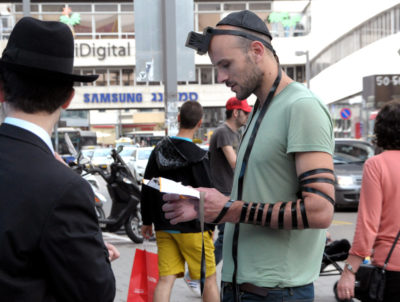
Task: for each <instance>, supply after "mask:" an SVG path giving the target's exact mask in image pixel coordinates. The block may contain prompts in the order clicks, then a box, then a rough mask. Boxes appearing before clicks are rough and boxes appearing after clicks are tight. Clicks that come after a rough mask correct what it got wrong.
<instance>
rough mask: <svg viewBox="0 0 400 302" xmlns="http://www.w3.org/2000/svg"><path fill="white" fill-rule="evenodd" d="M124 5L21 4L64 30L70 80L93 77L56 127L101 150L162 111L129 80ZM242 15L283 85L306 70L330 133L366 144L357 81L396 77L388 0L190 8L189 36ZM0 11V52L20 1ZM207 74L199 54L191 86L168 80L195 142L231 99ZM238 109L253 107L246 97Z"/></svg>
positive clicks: (155, 85)
mask: <svg viewBox="0 0 400 302" xmlns="http://www.w3.org/2000/svg"><path fill="white" fill-rule="evenodd" d="M366 2H368V5H366ZM338 3H340V5H339V4H338ZM134 5H135V3H134V1H118V2H115V1H108V2H107V1H69V2H64V1H31V5H30V15H31V16H32V17H35V18H38V19H42V20H61V21H62V22H65V23H67V24H69V25H70V27H71V29H72V30H73V32H74V35H75V56H76V58H75V72H77V73H80V74H88V73H96V74H99V79H98V80H97V81H96V82H95V83H93V84H91V83H90V84H84V83H82V84H79V86H76V87H75V89H76V94H75V97H74V99H73V101H72V103H71V105H70V108H69V110H67V111H66V112H64V113H63V116H62V121H63V122H64V124H66V125H67V126H72V127H81V128H84V129H90V130H95V131H96V132H99V133H101V135H100V136H102V137H103V140H104V142H105V143H113V142H114V141H115V139H116V138H118V137H121V136H127V135H128V136H129V135H133V134H134V133H135V132H140V131H158V130H163V129H164V122H163V120H162V118H161V119H160V116H161V117H162V116H163V112H164V108H165V101H164V95H163V94H164V86H163V83H162V82H151V81H150V82H141V81H138V74H137V72H136V69H135V67H136V58H135V42H136V41H135V10H134V9H135V7H134ZM242 9H249V10H252V11H254V12H255V13H256V14H258V15H259V16H260V17H261V18H262V19H263V20H265V22H266V24H267V26H268V27H269V28H270V31H271V33H272V35H273V36H274V38H273V41H272V43H273V46H274V48H275V49H276V51H277V53H278V55H279V58H280V62H281V65H282V67H283V69H284V70H285V71H286V72H287V73H288V75H289V76H290V77H292V78H293V79H294V80H296V81H299V82H302V83H304V84H306V80H307V77H306V69H307V71H309V75H310V77H309V79H308V84H309V85H310V86H311V89H312V90H313V91H314V92H316V93H317V95H319V96H320V97H321V98H322V100H323V101H324V102H325V103H326V104H327V105H328V106H329V107H330V110H331V113H332V117H333V119H334V121H335V135H336V136H339V137H367V134H368V131H369V130H368V129H367V127H366V124H365V123H366V122H365V121H364V120H363V118H364V119H365V117H366V116H367V115H370V113H369V112H370V111H371V112H373V111H376V109H377V107H378V106H376V104H375V103H376V102H375V101H374V100H372V99H371V98H370V103H371V102H372V103H373V106H372V105H371V104H370V103H368V100H364V99H363V97H362V92H363V89H364V88H363V84H362V83H363V77H366V76H371V75H374V74H377V75H379V74H386V75H392V74H396V72H397V73H398V71H399V68H398V67H399V66H398V65H399V64H398V62H399V59H400V57H399V55H398V54H397V50H398V49H399V48H400V45H399V43H398V42H397V45H396V42H395V41H396V38H397V41H399V34H398V32H399V21H400V16H399V14H400V13H399V10H400V8H399V4H398V1H394V0H386V1H373V0H363V1H361V0H348V1H343V0H339V1H333V0H312V1H311V0H310V1H301V0H293V1H286V0H280V1H257V0H253V1H228V0H227V1H212V0H210V1H201V0H197V1H196V0H195V1H194V3H193V20H194V30H196V31H199V32H201V31H203V29H204V28H205V27H207V26H214V25H215V24H216V23H217V22H218V21H219V20H220V19H221V18H223V17H224V16H225V15H227V14H228V13H230V12H233V11H238V10H242ZM355 11H357V13H354V12H355ZM0 12H1V20H2V24H1V25H2V27H1V28H0V32H1V45H0V47H1V49H3V48H4V46H5V43H6V40H7V37H8V35H9V33H10V31H11V29H12V27H13V26H14V24H15V23H16V22H17V21H18V20H19V19H20V18H22V16H23V5H22V3H21V1H18V2H12V1H10V2H9V3H3V4H0ZM339 16H340V17H339ZM177 23H179V18H177ZM396 47H397V48H396ZM393 51H394V54H393ZM389 52H390V55H388V53H389ZM296 53H297V54H299V53H300V54H307V55H300V56H299V55H296ZM396 60H397V61H396ZM395 62H397V69H396V63H395ZM308 66H309V68H308ZM216 76H217V75H216V70H215V68H214V67H213V66H212V64H211V62H210V60H209V58H208V56H198V55H196V56H195V79H194V80H192V81H180V82H178V102H179V103H183V102H185V101H198V102H200V103H201V104H202V106H203V107H204V110H205V118H204V123H203V125H204V126H203V128H202V130H201V132H200V133H199V134H198V136H199V138H201V139H203V140H207V133H209V132H210V131H212V130H213V129H214V128H215V127H216V126H218V124H219V123H221V122H222V121H223V120H224V118H225V117H224V111H225V110H224V105H225V103H226V100H227V99H229V98H230V97H231V96H233V94H232V92H231V91H230V90H229V89H228V88H227V87H225V85H224V84H220V83H217V81H216ZM248 101H249V103H250V104H254V102H255V99H254V97H251V98H250V99H249V100H248ZM347 109H349V110H350V113H348V111H347ZM367 111H368V112H367ZM343 112H345V113H347V115H343ZM367 123H368V122H367Z"/></svg>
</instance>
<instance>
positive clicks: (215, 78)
mask: <svg viewBox="0 0 400 302" xmlns="http://www.w3.org/2000/svg"><path fill="white" fill-rule="evenodd" d="M213 70H214V83H218V69H217V68H215V67H214V68H213Z"/></svg>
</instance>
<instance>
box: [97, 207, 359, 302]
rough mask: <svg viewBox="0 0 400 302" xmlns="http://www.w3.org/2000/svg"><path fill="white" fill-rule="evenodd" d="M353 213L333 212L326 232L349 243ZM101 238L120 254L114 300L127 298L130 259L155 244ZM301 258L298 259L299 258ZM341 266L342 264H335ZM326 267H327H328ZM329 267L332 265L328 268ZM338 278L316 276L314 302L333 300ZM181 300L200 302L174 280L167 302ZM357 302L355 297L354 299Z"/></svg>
mask: <svg viewBox="0 0 400 302" xmlns="http://www.w3.org/2000/svg"><path fill="white" fill-rule="evenodd" d="M355 220H356V213H355V212H342V213H336V214H335V218H334V221H333V223H332V226H331V227H330V228H329V232H330V233H331V235H332V238H333V239H334V240H335V239H343V238H346V239H348V240H349V241H350V242H351V241H352V239H353V233H354V227H355ZM104 240H105V241H107V242H110V243H113V244H114V245H115V246H116V247H117V248H118V250H119V251H120V253H121V257H120V259H118V260H116V261H114V262H113V263H112V267H113V270H114V273H115V278H116V282H117V293H116V297H115V300H114V301H115V302H125V301H127V295H128V287H129V279H130V274H131V270H132V264H133V259H134V254H135V250H136V249H137V248H143V246H144V245H145V246H146V249H147V250H150V251H153V252H155V251H156V249H157V248H156V245H155V243H154V242H146V243H145V244H134V243H132V242H131V241H130V239H129V238H128V237H127V236H125V235H116V234H114V233H113V234H111V233H104ZM299 261H301V259H299ZM339 264H340V265H341V266H342V265H343V263H339ZM221 268H222V263H220V264H219V265H218V267H217V279H218V284H219V283H220V275H221ZM329 268H330V267H328V268H327V269H329ZM332 268H333V267H332ZM338 279H339V276H338V275H335V276H320V277H319V278H318V280H317V281H316V282H315V283H314V286H315V301H316V302H335V301H337V300H336V299H335V296H334V293H333V286H334V284H335V282H336V281H337V280H338ZM181 301H182V302H185V301H194V302H195V301H201V299H200V298H199V297H197V296H196V295H195V294H193V293H192V292H191V291H190V290H189V288H188V287H187V286H186V284H185V283H184V281H183V279H182V278H180V279H177V281H176V282H175V285H174V288H173V290H172V295H171V302H181ZM355 301H357V300H355Z"/></svg>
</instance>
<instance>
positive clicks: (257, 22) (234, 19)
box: [217, 10, 272, 40]
mask: <svg viewBox="0 0 400 302" xmlns="http://www.w3.org/2000/svg"><path fill="white" fill-rule="evenodd" d="M219 25H231V26H236V27H241V28H244V29H247V30H251V31H254V32H257V33H260V34H263V35H266V36H267V37H268V38H270V39H271V40H272V36H271V34H270V32H269V30H268V27H267V25H266V24H265V23H264V22H263V20H261V19H260V17H259V16H257V15H256V14H255V13H253V12H251V11H249V10H242V11H240V12H235V13H230V14H229V15H228V16H226V17H225V18H223V19H222V20H221V21H219V22H218V24H217V26H219Z"/></svg>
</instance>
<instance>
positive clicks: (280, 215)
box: [278, 202, 286, 229]
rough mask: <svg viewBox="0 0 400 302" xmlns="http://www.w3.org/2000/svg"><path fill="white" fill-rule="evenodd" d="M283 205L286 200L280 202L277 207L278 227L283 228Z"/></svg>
mask: <svg viewBox="0 0 400 302" xmlns="http://www.w3.org/2000/svg"><path fill="white" fill-rule="evenodd" d="M285 206H286V202H282V203H281V206H280V207H279V215H278V228H279V229H283V223H284V215H285Z"/></svg>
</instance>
